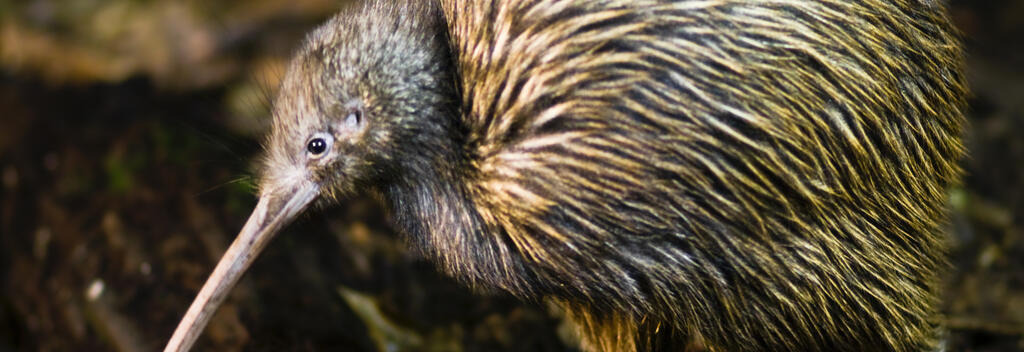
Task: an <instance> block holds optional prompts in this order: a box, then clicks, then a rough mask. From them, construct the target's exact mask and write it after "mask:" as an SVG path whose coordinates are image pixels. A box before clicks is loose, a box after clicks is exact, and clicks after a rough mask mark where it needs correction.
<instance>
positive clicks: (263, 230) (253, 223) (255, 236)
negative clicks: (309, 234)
mask: <svg viewBox="0 0 1024 352" xmlns="http://www.w3.org/2000/svg"><path fill="white" fill-rule="evenodd" d="M317 193H318V190H317V187H316V186H315V185H313V184H312V183H307V184H305V185H302V186H298V187H294V188H277V189H271V190H269V191H267V192H264V193H263V194H262V195H261V196H260V201H259V203H258V204H256V209H254V210H253V211H252V215H250V216H249V220H248V221H246V223H245V227H242V231H241V232H239V233H238V237H237V238H235V242H233V243H231V247H230V248H228V251H227V252H226V253H224V256H223V257H221V258H220V262H219V263H217V268H215V269H213V274H210V278H209V279H207V280H206V284H204V285H203V288H202V290H200V291H199V295H197V296H196V299H195V300H194V301H192V306H190V307H189V308H188V312H186V313H185V317H184V318H182V319H181V322H180V323H178V328H177V329H175V330H174V335H173V336H171V340H170V342H168V343H167V347H164V352H170V351H178V352H185V351H188V350H189V349H190V348H192V344H194V343H195V342H196V339H197V338H199V334H200V333H201V332H202V331H203V329H204V328H206V324H207V323H209V322H210V318H211V317H212V316H213V313H214V312H216V311H217V308H218V307H220V304H221V302H223V301H224V298H225V297H227V294H228V292H230V290H231V288H232V287H234V286H235V283H237V282H238V279H239V278H240V277H241V276H242V274H243V273H245V270H246V269H248V268H249V265H251V264H252V262H253V260H254V259H255V258H256V256H258V255H259V254H260V252H261V251H263V248H264V247H266V246H267V242H270V239H271V238H273V237H274V235H275V234H277V232H278V231H279V230H280V229H281V228H282V227H284V226H285V225H287V224H288V223H290V222H291V221H292V220H293V219H295V217H296V215H298V214H299V213H300V212H302V210H303V209H305V208H306V206H308V205H309V203H311V202H312V201H313V199H315V198H316V197H317Z"/></svg>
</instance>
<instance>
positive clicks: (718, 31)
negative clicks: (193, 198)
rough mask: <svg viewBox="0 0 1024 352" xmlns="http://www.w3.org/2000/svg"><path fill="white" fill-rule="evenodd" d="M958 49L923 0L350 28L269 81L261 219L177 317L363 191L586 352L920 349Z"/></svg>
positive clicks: (393, 14)
mask: <svg viewBox="0 0 1024 352" xmlns="http://www.w3.org/2000/svg"><path fill="white" fill-rule="evenodd" d="M953 32H954V31H953V29H952V27H951V26H950V24H949V20H948V18H947V17H946V14H945V13H944V8H943V7H942V6H941V5H940V4H939V2H937V1H928V0H890V1H878V0H859V1H847V0H823V1H818V0H815V1H811V0H806V1H803V0H786V1H783V0H778V1H771V0H769V1H756V2H751V1H738V0H736V1H733V0H706V1H650V0H638V1H634V0H608V1H591V2H577V1H555V0H523V1H494V2H492V1H476V0H466V1H441V4H440V5H436V4H434V3H433V2H426V1H415V0H400V1H394V2H384V1H378V0H370V1H368V2H367V3H364V4H359V5H355V6H352V7H350V8H348V9H346V10H344V11H343V12H342V13H341V14H340V15H339V16H338V17H336V18H335V19H333V20H331V21H330V22H329V23H327V24H326V25H325V26H324V27H322V28H320V29H319V30H317V31H316V32H314V33H313V34H312V35H311V36H310V37H309V39H308V41H307V42H306V43H305V45H304V46H303V49H302V50H301V51H300V53H299V54H298V55H297V57H296V59H295V60H294V62H293V64H292V66H291V68H290V70H289V72H288V74H287V75H286V78H285V80H284V83H283V86H282V89H281V93H280V96H279V97H278V99H277V101H276V103H275V112H274V116H275V120H274V125H273V131H272V132H271V135H270V138H269V140H268V143H267V151H268V156H267V163H266V168H265V169H264V172H263V179H262V183H261V185H262V188H261V201H260V205H259V206H258V207H257V210H256V211H255V212H254V215H253V217H252V218H251V219H250V222H249V224H247V225H246V228H245V229H243V233H242V234H241V235H240V236H239V240H237V241H236V244H238V245H239V246H240V247H239V248H241V249H239V250H237V251H229V254H228V255H226V256H225V259H224V260H222V264H219V265H218V269H217V271H215V274H214V275H215V277H217V278H218V279H216V280H215V279H214V278H211V280H210V282H215V283H213V284H210V283H208V286H210V287H211V288H209V289H207V288H206V287H204V290H203V292H201V293H200V297H199V298H197V303H196V304H194V305H193V308H192V309H191V310H190V313H189V314H190V315H189V316H191V317H193V318H194V317H195V316H197V315H198V316H200V318H198V319H199V321H200V323H198V324H197V325H199V327H200V328H201V325H202V324H203V323H202V321H203V318H202V313H207V312H209V311H212V308H210V307H214V308H215V307H216V304H217V303H218V302H219V300H220V299H222V297H223V293H221V292H222V291H223V290H225V289H226V288H227V287H230V286H231V285H232V284H233V281H234V280H236V279H237V275H238V274H240V272H241V271H243V270H244V269H245V267H247V266H248V261H249V260H251V258H252V257H254V256H255V253H256V252H258V250H259V249H260V248H262V245H263V244H265V243H266V240H267V239H268V238H269V237H270V235H272V234H273V232H275V231H276V230H277V229H279V228H280V227H281V226H283V225H284V224H285V223H287V222H288V220H290V219H291V218H292V217H293V216H294V215H295V214H297V213H298V212H299V211H300V210H301V209H302V208H304V207H305V206H306V205H307V204H309V203H311V202H314V201H316V199H320V200H321V201H320V202H321V203H323V204H328V203H330V202H332V201H335V200H336V199H338V198H339V197H343V196H345V195H347V194H351V193H353V192H357V191H369V192H374V193H378V194H380V195H381V196H382V197H383V198H384V199H385V200H386V201H387V203H388V204H389V205H390V206H391V211H392V214H393V217H394V220H395V221H396V223H397V224H398V225H399V227H400V228H401V229H402V230H403V231H404V232H405V233H406V235H407V236H408V238H409V239H410V240H411V242H412V244H413V245H414V246H415V247H417V248H419V249H421V250H422V251H423V252H424V253H426V254H427V255H428V256H429V257H431V258H433V259H434V260H435V261H436V262H437V263H438V266H439V267H440V268H441V269H442V270H443V271H445V272H446V273H448V274H450V275H452V276H454V277H457V278H460V279H462V280H464V281H465V282H466V283H468V284H469V285H472V286H474V287H480V288H499V289H503V290H506V291H509V292H511V293H513V294H515V295H517V296H520V297H523V298H524V299H541V298H551V299H554V300H555V301H557V302H560V303H561V304H562V305H563V306H564V307H565V308H566V309H567V310H568V312H569V315H570V316H571V317H572V318H573V320H574V322H575V323H576V324H577V325H578V326H579V328H580V329H579V330H580V331H581V333H582V335H583V338H584V341H583V342H584V346H585V348H586V349H588V350H593V351H630V350H652V351H653V350H658V351H679V350H683V349H684V348H686V346H688V345H691V344H693V343H694V342H695V341H700V343H701V344H703V345H704V346H706V348H708V349H710V350H716V351H719V350H720V351H769V350H770V351H784V350H792V351H814V350H821V351H876V350H877V351H882V350H899V351H914V350H932V349H934V348H935V347H936V346H937V344H938V342H939V334H940V327H939V324H938V322H939V317H938V315H937V314H938V313H937V311H936V305H937V293H936V290H937V288H938V275H939V273H940V272H941V271H942V269H943V268H944V247H943V241H942V230H943V226H944V224H945V210H944V200H945V191H946V189H947V188H948V187H950V186H951V185H953V184H954V183H955V182H957V180H958V178H959V174H960V170H959V168H958V166H957V161H958V160H959V159H960V158H961V156H962V154H963V147H962V145H961V143H960V140H959V137H960V133H961V126H962V124H963V117H962V109H963V107H964V96H965V94H966V92H965V85H964V82H963V79H964V78H963V75H962V72H961V70H962V53H961V51H960V48H959V43H958V41H957V39H956V37H955V35H954V33H953ZM320 147H323V148H320ZM248 243H254V244H253V245H254V246H255V249H249V248H247V247H242V246H243V245H246V244H248ZM233 248H234V246H233ZM237 253H243V254H244V255H242V256H243V257H244V258H243V259H244V260H242V261H240V262H236V258H235V256H236V254H237ZM225 263H227V264H225ZM238 263H241V264H238ZM222 267H223V268H222ZM218 275H227V276H228V277H229V278H228V279H225V280H223V281H222V280H220V279H219V276H218ZM193 311H195V313H193ZM186 320H188V319H186ZM185 325H189V324H184V323H183V326H185ZM192 329H193V330H195V327H194V326H193V327H192ZM181 334H182V336H187V337H183V338H182V339H178V335H176V338H175V340H174V341H172V344H171V345H169V346H168V349H173V348H172V347H171V346H172V345H176V344H175V341H179V342H181V341H185V342H183V346H185V348H187V346H188V345H189V344H190V341H189V340H188V339H189V338H194V337H192V335H194V334H195V332H189V333H184V332H182V333H181ZM189 334H192V335H189Z"/></svg>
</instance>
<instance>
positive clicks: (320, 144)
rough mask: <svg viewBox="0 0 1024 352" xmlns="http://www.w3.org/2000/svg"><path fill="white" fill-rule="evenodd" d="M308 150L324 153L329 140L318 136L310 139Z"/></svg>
mask: <svg viewBox="0 0 1024 352" xmlns="http://www.w3.org/2000/svg"><path fill="white" fill-rule="evenodd" d="M306 151H308V152H309V153H310V154H313V155H320V154H323V153H324V152H325V151H327V140H325V139H323V138H321V137H316V138H313V139H311V140H309V143H308V144H306Z"/></svg>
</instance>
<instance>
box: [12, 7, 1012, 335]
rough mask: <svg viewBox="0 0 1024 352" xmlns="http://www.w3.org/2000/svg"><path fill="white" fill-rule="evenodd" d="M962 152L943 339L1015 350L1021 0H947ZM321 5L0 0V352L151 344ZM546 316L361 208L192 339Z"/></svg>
mask: <svg viewBox="0 0 1024 352" xmlns="http://www.w3.org/2000/svg"><path fill="white" fill-rule="evenodd" d="M951 6H952V14H953V17H954V19H955V21H956V22H957V25H958V26H960V28H961V30H962V31H963V32H964V34H965V36H966V37H967V40H966V44H967V50H968V53H969V64H970V68H969V76H970V80H971V84H972V89H973V91H974V94H975V96H974V97H973V98H972V99H971V108H970V111H969V118H970V120H971V124H972V126H971V129H970V131H969V132H968V135H967V144H968V147H969V149H970V158H968V159H967V160H964V163H963V164H964V167H965V168H966V169H967V171H968V174H967V177H966V180H965V184H964V186H963V187H961V188H958V189H954V190H952V191H951V192H950V204H951V207H952V209H953V222H952V225H951V231H950V237H949V241H950V243H951V245H952V249H953V250H952V256H951V261H952V263H953V271H952V273H951V274H950V275H949V278H948V281H947V289H946V291H945V303H944V307H943V311H944V313H945V315H946V319H947V323H948V325H949V327H950V331H951V335H950V338H949V340H948V341H949V342H948V343H949V350H950V351H1022V350H1024V270H1022V269H1024V236H1022V231H1024V138H1022V136H1021V132H1024V1H1003V0H991V1H966V0H961V1H953V2H952V4H951ZM337 7H338V4H337V3H336V2H333V1H328V0H252V1H220V2H204V1H199V0H194V1H173V0H148V1H145V0H110V1H97V0H76V1H70V0H66V1H46V0H27V1H9V0H0V352H3V351H102V350H119V351H151V350H157V349H160V348H162V346H163V344H164V343H165V342H166V340H167V338H169V337H170V334H171V332H172V331H173V329H174V327H175V325H176V324H177V322H178V320H179V319H180V318H181V316H182V314H184V312H185V309H187V307H188V305H189V303H190V302H191V300H192V298H193V296H194V295H195V293H196V292H197V291H198V290H199V288H200V286H201V285H202V283H203V281H204V280H205V279H206V276H207V275H208V274H209V272H210V270H211V269H212V267H213V265H214V264H215V263H216V261H217V259H218V258H219V257H220V255H221V253H222V252H223V251H224V249H225V248H226V247H227V245H228V244H229V243H230V242H231V240H232V239H233V237H234V235H235V234H236V233H237V231H238V230H239V229H240V228H241V226H242V223H243V222H244V221H245V219H246V217H247V215H248V213H249V210H251V208H252V206H253V205H254V203H255V198H254V196H253V195H252V194H253V186H252V182H251V177H250V176H251V175H252V170H253V164H252V161H253V160H254V156H255V155H256V153H257V152H258V151H259V149H260V147H259V141H260V139H259V138H260V137H259V136H260V134H261V132H262V131H263V129H264V128H265V126H266V125H267V123H268V119H269V116H268V113H267V108H268V106H269V101H270V97H272V96H273V94H274V93H273V89H274V87H276V83H277V81H278V80H279V79H280V77H281V75H282V74H283V72H284V67H285V64H286V62H287V58H288V56H289V54H290V52H291V50H293V49H294V48H295V47H296V46H297V44H298V42H299V40H300V38H301V37H302V36H303V34H304V33H305V32H307V31H309V30H310V29H311V28H313V26H315V25H316V24H317V23H319V22H321V21H322V20H324V19H325V18H327V17H328V16H329V15H330V14H332V13H333V11H335V10H336V9H337ZM560 322H561V319H560V317H559V316H558V314H557V313H556V312H553V311H552V310H551V309H548V307H546V306H545V305H544V304H543V303H534V304H524V303H519V302H517V301H515V300H513V299H510V298H508V297H505V296H502V295H498V294H494V295H482V294H473V293H471V292H469V291H468V290H466V289H464V288H463V287H461V286H459V285H458V284H456V283H454V282H452V281H451V280H449V279H446V278H444V277H442V276H440V275H439V274H437V273H435V272H434V271H433V269H432V267H431V265H430V264H428V263H426V262H424V261H423V260H421V259H420V258H417V257H416V256H414V255H413V254H411V253H409V252H408V251H407V250H406V247H405V246H404V244H403V243H402V242H401V240H400V239H399V238H398V237H397V236H396V235H395V234H394V233H393V231H392V229H391V228H390V227H389V225H388V224H387V221H386V219H384V217H383V215H381V212H380V211H379V206H378V204H376V203H375V202H374V201H373V200H371V199H354V200H352V201H350V202H346V203H345V204H343V205H341V206H338V207H335V208H332V209H328V210H323V211H317V212H312V214H311V215H309V216H306V217H304V218H303V219H301V220H300V221H298V222H297V223H296V224H294V225H293V226H291V227H289V228H288V229H287V230H286V231H284V232H283V233H282V234H281V235H279V236H278V238H277V239H275V240H274V241H273V242H272V244H271V245H270V247H269V248H268V249H267V250H266V252H265V253H264V254H263V255H262V257H261V258H260V259H259V260H258V261H257V262H256V263H255V265H254V266H253V267H252V269H251V270H250V271H249V273H248V274H247V275H246V277H245V278H244V279H243V280H242V281H241V283H240V285H239V286H238V287H237V288H236V289H235V290H234V291H233V293H232V295H231V296H230V298H229V299H228V300H227V302H226V304H225V305H224V306H222V307H221V309H220V311H219V312H218V313H217V315H216V316H215V317H214V318H213V321H212V323H211V324H210V327H209V328H208V329H207V330H206V331H205V333H204V335H203V337H202V338H200V340H199V345H198V346H199V348H198V349H197V350H211V351H237V350H249V351H262V350H266V351H276V350H296V351H307V350H308V351H319V350H353V351H501V350H517V351H561V350H567V349H571V347H567V346H570V345H571V342H566V341H571V339H567V338H566V335H567V334H566V330H565V328H564V327H562V326H561V325H560Z"/></svg>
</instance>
